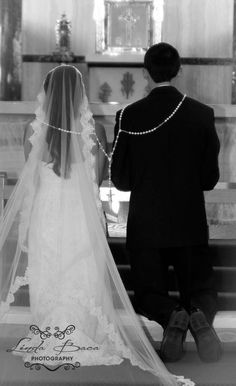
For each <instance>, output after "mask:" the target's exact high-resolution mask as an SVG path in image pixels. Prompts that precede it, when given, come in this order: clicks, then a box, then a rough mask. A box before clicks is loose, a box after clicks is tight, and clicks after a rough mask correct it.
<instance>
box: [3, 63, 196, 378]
mask: <svg viewBox="0 0 236 386" xmlns="http://www.w3.org/2000/svg"><path fill="white" fill-rule="evenodd" d="M38 101H39V107H38V109H37V111H36V119H35V120H34V121H33V123H32V129H33V134H32V136H31V137H30V139H29V140H30V143H31V145H32V149H31V152H30V154H29V158H28V160H27V162H26V164H25V167H24V169H23V171H22V174H21V176H20V178H19V180H18V182H17V185H16V188H15V189H14V191H13V193H12V195H11V197H10V199H9V201H8V204H7V206H6V209H5V211H4V215H3V217H2V219H1V223H0V250H1V251H2V253H1V257H0V260H1V261H0V264H1V265H0V267H1V266H2V267H4V269H3V270H2V275H1V282H0V290H1V292H0V294H1V306H0V315H1V318H2V319H1V320H2V326H3V325H4V317H5V315H6V314H7V313H9V312H10V310H11V305H12V304H13V302H14V300H15V295H16V294H17V291H18V290H19V288H20V287H22V286H27V285H28V288H29V300H30V312H31V323H30V326H29V332H28V334H27V336H26V337H25V338H24V339H23V340H21V341H20V343H19V344H18V343H16V345H15V346H13V347H12V348H11V350H9V351H11V352H12V353H13V354H16V355H20V356H21V357H22V358H23V360H24V364H25V367H30V368H32V366H33V365H37V366H40V365H41V366H44V367H45V368H47V369H52V368H53V367H54V368H55V366H59V367H60V366H63V365H65V366H67V368H68V366H72V367H73V368H76V367H82V366H98V365H106V366H108V365H109V366H111V365H112V366H113V365H119V364H121V363H122V362H123V361H124V360H128V361H129V363H130V364H131V365H132V366H131V367H133V366H137V368H139V369H141V370H143V371H145V372H147V373H151V374H152V375H153V379H154V383H155V384H156V385H162V386H176V385H193V383H192V382H191V381H189V380H185V379H184V378H183V377H177V376H174V375H172V374H170V373H169V372H168V371H167V369H166V368H165V366H164V365H163V363H162V362H161V361H160V359H159V358H158V356H157V354H156V352H155V351H154V349H153V347H152V346H151V344H150V342H149V340H148V339H147V337H146V335H145V333H144V331H143V329H142V327H141V325H140V322H139V320H138V318H137V316H136V314H135V313H134V310H133V308H132V305H131V303H130V300H129V297H128V295H127V293H126V290H125V288H124V286H123V283H122V281H121V279H120V276H119V273H118V271H117V268H116V265H115V263H114V260H113V258H112V255H111V252H110V249H109V246H108V243H107V240H106V237H105V232H104V217H103V211H102V205H101V201H100V199H99V190H98V186H97V183H96V174H95V155H96V154H95V153H94V145H95V140H96V134H95V130H94V121H93V118H92V115H91V112H90V110H89V106H88V101H87V97H86V95H85V91H84V85H83V82H82V78H81V74H80V73H79V71H78V70H77V69H76V68H75V67H73V66H68V65H63V66H58V67H56V68H55V69H54V70H52V71H51V72H50V73H49V74H48V75H47V77H46V79H45V82H44V85H43V89H42V91H41V93H40V94H39V97H38ZM17 219H18V223H17V224H18V225H17V227H16V221H17ZM9 240H11V254H10V257H9V252H8V253H6V249H7V248H8V247H9ZM13 250H14V252H13V253H12V251H13ZM36 348H37V349H36ZM8 355H11V354H10V353H9V354H8ZM9 360H10V359H9ZM65 368H66V367H65ZM9 371H10V370H9ZM7 376H8V374H6V370H5V373H4V375H3V373H2V374H1V375H0V385H4V384H5V383H4V382H6V379H7ZM128 378H129V379H128V381H129V384H135V383H136V382H137V378H136V379H135V377H134V376H133V375H132V376H131V375H130V376H129V377H128ZM21 383H23V382H21ZM24 383H25V384H27V383H30V381H29V379H28V378H27V377H26V379H25V380H24ZM147 384H148V383H147Z"/></svg>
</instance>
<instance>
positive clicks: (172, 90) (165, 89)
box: [147, 86, 182, 98]
mask: <svg viewBox="0 0 236 386" xmlns="http://www.w3.org/2000/svg"><path fill="white" fill-rule="evenodd" d="M163 94H172V95H173V94H175V95H182V94H181V93H180V91H179V90H177V88H176V87H174V86H161V87H155V88H154V89H152V90H151V92H150V93H149V94H148V96H147V98H149V97H153V96H156V95H163Z"/></svg>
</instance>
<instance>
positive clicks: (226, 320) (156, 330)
mask: <svg viewBox="0 0 236 386" xmlns="http://www.w3.org/2000/svg"><path fill="white" fill-rule="evenodd" d="M138 317H139V320H140V322H141V324H142V326H143V327H144V328H145V329H146V330H147V332H148V335H150V338H151V340H153V342H154V343H155V342H156V343H158V342H160V341H161V340H162V335H163V329H162V327H161V326H160V325H159V324H158V323H156V322H155V321H153V320H149V319H147V318H146V317H144V316H140V315H138ZM121 319H123V322H124V324H125V325H129V319H128V318H127V317H126V316H125V315H122V314H121ZM31 320H32V317H31V313H30V308H29V307H13V306H12V307H11V309H10V311H9V312H8V313H7V315H5V317H4V318H3V319H2V321H1V323H0V326H1V328H0V337H1V333H2V334H5V331H6V330H5V328H2V327H3V325H4V327H6V328H7V329H8V330H9V331H11V336H14V334H15V333H14V331H17V326H25V329H27V328H28V327H27V325H30V324H31ZM14 326H15V327H14ZM214 328H215V330H216V332H217V335H218V336H219V338H220V340H221V342H222V343H223V344H225V345H227V349H228V350H230V349H231V348H234V349H235V348H236V311H219V312H218V313H217V314H216V317H215V320H214ZM193 343H194V339H193V337H192V335H191V333H190V332H189V331H188V333H187V337H186V344H188V345H189V347H191V346H192V344H193Z"/></svg>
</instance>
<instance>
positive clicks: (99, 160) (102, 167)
mask: <svg viewBox="0 0 236 386" xmlns="http://www.w3.org/2000/svg"><path fill="white" fill-rule="evenodd" d="M95 130H96V135H97V137H98V139H99V141H100V143H101V144H102V146H103V149H104V150H105V151H106V153H107V137H106V131H105V128H104V126H103V125H102V124H101V123H99V122H96V124H95ZM95 157H96V176H97V183H98V186H100V185H101V184H102V181H103V179H104V178H105V174H106V169H107V166H108V164H107V158H106V157H105V155H104V153H103V151H102V150H101V148H100V147H99V145H98V143H97V145H96V154H95Z"/></svg>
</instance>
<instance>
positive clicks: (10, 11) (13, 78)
mask: <svg viewBox="0 0 236 386" xmlns="http://www.w3.org/2000/svg"><path fill="white" fill-rule="evenodd" d="M21 9H22V0H10V1H9V0H0V100H3V101H4V100H5V101H18V100H21V72H22V65H21V63H22V54H21Z"/></svg>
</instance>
